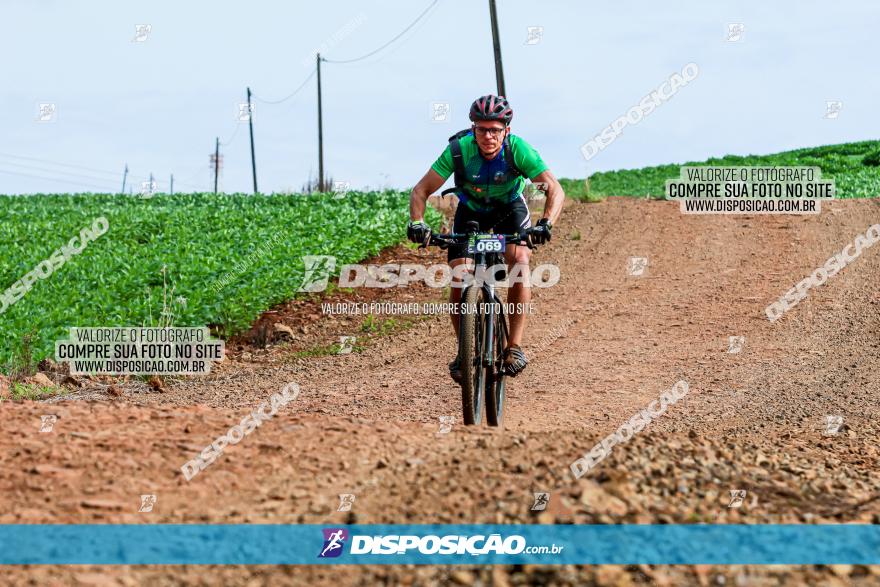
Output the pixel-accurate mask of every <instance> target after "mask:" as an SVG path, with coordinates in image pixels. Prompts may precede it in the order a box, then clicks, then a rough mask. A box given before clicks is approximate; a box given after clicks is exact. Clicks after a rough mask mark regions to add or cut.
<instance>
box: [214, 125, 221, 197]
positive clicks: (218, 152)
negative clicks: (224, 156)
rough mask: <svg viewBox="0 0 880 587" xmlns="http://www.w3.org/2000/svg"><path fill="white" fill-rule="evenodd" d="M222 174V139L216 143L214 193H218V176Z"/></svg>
mask: <svg viewBox="0 0 880 587" xmlns="http://www.w3.org/2000/svg"><path fill="white" fill-rule="evenodd" d="M219 174H220V137H217V142H216V143H214V193H215V194H216V193H217V176H218V175H219Z"/></svg>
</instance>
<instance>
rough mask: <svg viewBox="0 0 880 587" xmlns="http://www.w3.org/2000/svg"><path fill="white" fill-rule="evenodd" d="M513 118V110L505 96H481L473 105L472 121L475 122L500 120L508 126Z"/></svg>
mask: <svg viewBox="0 0 880 587" xmlns="http://www.w3.org/2000/svg"><path fill="white" fill-rule="evenodd" d="M512 118H513V108H511V107H510V104H509V103H508V101H507V98H505V97H504V96H494V95H492V94H488V95H486V96H480V97H479V98H477V99H476V100H474V103H473V104H471V112H470V119H471V120H473V121H476V120H498V121H500V122H503V123H504V125H505V126H507V125H508V124H510V120H511V119H512Z"/></svg>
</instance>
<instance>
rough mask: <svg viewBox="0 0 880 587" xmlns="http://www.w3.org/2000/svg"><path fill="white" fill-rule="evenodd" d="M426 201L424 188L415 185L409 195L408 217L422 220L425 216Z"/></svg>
mask: <svg viewBox="0 0 880 587" xmlns="http://www.w3.org/2000/svg"><path fill="white" fill-rule="evenodd" d="M427 201H428V194H426V193H425V191H424V190H422V189H420V188H418V187H416V188H414V189H413V191H412V193H411V194H410V196H409V219H410V220H423V219H424V218H425V202H427Z"/></svg>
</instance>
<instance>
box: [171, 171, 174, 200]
mask: <svg viewBox="0 0 880 587" xmlns="http://www.w3.org/2000/svg"><path fill="white" fill-rule="evenodd" d="M171 195H172V196H173V195H174V174H173V173H172V174H171Z"/></svg>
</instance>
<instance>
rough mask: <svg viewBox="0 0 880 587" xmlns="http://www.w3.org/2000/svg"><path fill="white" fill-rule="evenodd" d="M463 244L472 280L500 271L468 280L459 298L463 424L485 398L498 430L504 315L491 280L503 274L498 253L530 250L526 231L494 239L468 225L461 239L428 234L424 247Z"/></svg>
mask: <svg viewBox="0 0 880 587" xmlns="http://www.w3.org/2000/svg"><path fill="white" fill-rule="evenodd" d="M453 244H455V245H462V244H467V258H469V259H471V260H472V261H473V266H474V274H475V275H476V276H480V275H481V274H482V275H487V276H489V272H487V271H486V270H487V269H488V268H492V267H494V266H496V265H501V266H502V267H503V268H504V269H503V270H501V271H497V272H496V274H495V275H491V278H490V279H486V280H482V282H480V281H481V280H474V281H473V282H472V283H470V284H469V285H467V286H466V287H465V288H464V290H463V291H462V294H461V303H460V305H459V322H458V324H459V328H458V353H459V354H458V356H459V357H460V358H461V375H462V380H461V403H462V409H463V411H464V423H465V424H468V425H473V424H479V423H480V421H481V420H482V414H483V400H484V399H485V408H486V420H487V422H488V424H489V426H501V425H502V423H503V416H504V380H505V374H504V369H503V368H504V360H503V356H504V349H505V348H506V347H507V339H508V331H507V314H506V311H505V306H504V304H503V303H502V302H501V300H500V299H499V298H498V295H497V294H496V293H495V281H503V280H504V279H505V278H506V275H507V265H506V264H505V262H504V251H505V250H506V246H507V245H519V244H524V245H526V246H527V247H529V248H530V249H534V248H535V245H534V243H532V241H531V239H530V238H529V234H528V232H523V233H520V234H494V233H491V232H483V231H481V230H480V227H479V224H478V223H476V222H473V221H471V222H468V223H467V226H466V228H465V233H463V234H452V233H450V234H432V235H431V238H430V240H429V241H428V243H427V245H426V246H438V247H440V248H441V249H446V248H449V246H450V245H453Z"/></svg>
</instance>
